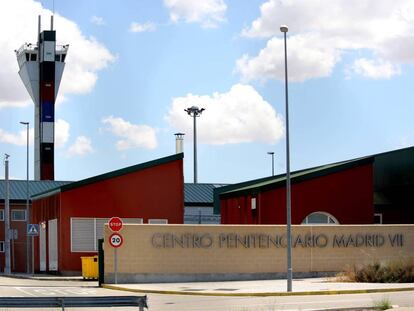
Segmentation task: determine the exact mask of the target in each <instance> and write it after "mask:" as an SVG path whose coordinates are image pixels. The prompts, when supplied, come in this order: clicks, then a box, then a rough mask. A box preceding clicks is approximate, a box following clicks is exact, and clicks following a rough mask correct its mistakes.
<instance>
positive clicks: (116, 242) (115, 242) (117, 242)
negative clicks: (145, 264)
mask: <svg viewBox="0 0 414 311" xmlns="http://www.w3.org/2000/svg"><path fill="white" fill-rule="evenodd" d="M123 242H124V239H123V237H122V235H120V234H119V233H112V234H111V236H110V237H109V244H110V245H111V246H112V247H115V248H118V247H120V246H121V245H122V243H123Z"/></svg>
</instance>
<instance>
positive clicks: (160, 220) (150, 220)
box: [148, 219, 168, 225]
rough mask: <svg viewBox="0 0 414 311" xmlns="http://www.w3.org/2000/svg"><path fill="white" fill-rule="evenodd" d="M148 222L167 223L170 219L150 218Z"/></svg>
mask: <svg viewBox="0 0 414 311" xmlns="http://www.w3.org/2000/svg"><path fill="white" fill-rule="evenodd" d="M148 223H149V224H151V225H166V224H168V219H148Z"/></svg>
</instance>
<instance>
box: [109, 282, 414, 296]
mask: <svg viewBox="0 0 414 311" xmlns="http://www.w3.org/2000/svg"><path fill="white" fill-rule="evenodd" d="M102 287H103V288H107V289H114V290H120V291H126V292H133V293H146V294H164V295H188V296H224V297H271V296H310V295H342V294H370V293H390V292H404V291H414V287H406V288H377V289H354V290H320V291H305V292H291V293H288V292H262V293H213V292H204V293H203V292H182V291H173V290H152V289H138V288H137V289H135V288H128V287H122V286H118V285H108V284H102Z"/></svg>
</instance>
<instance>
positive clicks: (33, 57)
mask: <svg viewBox="0 0 414 311" xmlns="http://www.w3.org/2000/svg"><path fill="white" fill-rule="evenodd" d="M36 56H37V54H34V53H32V54H30V60H31V61H33V62H35V61H36V58H37V57H36Z"/></svg>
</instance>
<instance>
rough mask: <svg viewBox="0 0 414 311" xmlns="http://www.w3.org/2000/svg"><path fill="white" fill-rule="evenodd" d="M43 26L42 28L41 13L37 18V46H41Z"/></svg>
mask: <svg viewBox="0 0 414 311" xmlns="http://www.w3.org/2000/svg"><path fill="white" fill-rule="evenodd" d="M41 28H42V17H41V16H40V15H39V16H38V18H37V46H39V43H40V31H41Z"/></svg>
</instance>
